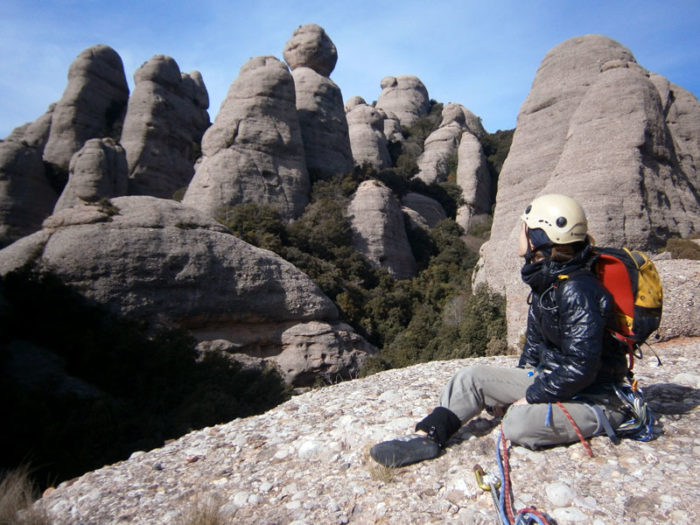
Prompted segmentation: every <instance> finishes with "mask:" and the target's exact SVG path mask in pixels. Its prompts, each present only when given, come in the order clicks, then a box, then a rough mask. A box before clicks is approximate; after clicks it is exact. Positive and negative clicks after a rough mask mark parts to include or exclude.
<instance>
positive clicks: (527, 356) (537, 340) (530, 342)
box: [518, 308, 542, 368]
mask: <svg viewBox="0 0 700 525" xmlns="http://www.w3.org/2000/svg"><path fill="white" fill-rule="evenodd" d="M541 343H542V332H541V331H540V327H539V325H538V324H537V320H536V319H535V314H534V310H533V309H532V308H530V310H529V312H528V314H527V331H526V332H525V344H524V345H523V351H522V353H521V354H520V361H519V362H518V368H525V367H526V366H528V365H529V366H533V367H537V365H538V363H539V359H540V356H539V345H540V344H541Z"/></svg>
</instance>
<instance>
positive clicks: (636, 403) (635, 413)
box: [615, 380, 656, 441]
mask: <svg viewBox="0 0 700 525" xmlns="http://www.w3.org/2000/svg"><path fill="white" fill-rule="evenodd" d="M615 393H616V394H617V397H618V398H620V401H622V403H623V404H624V405H625V406H626V407H627V410H628V411H629V412H630V418H629V419H628V420H627V421H625V422H623V423H622V424H621V425H620V426H619V427H618V428H617V434H618V435H621V436H625V437H628V438H631V439H635V440H637V441H651V440H652V439H654V438H655V437H656V436H655V434H654V423H655V422H656V418H655V417H654V413H653V412H652V411H651V408H649V405H647V403H646V401H645V399H644V393H643V392H642V389H641V388H640V387H639V385H638V384H637V381H636V380H635V381H633V382H632V384H631V385H628V384H621V385H615Z"/></svg>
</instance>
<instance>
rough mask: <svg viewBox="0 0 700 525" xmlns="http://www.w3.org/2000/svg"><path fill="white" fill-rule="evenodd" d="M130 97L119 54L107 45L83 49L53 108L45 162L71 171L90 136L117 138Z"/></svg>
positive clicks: (71, 67) (69, 71)
mask: <svg viewBox="0 0 700 525" xmlns="http://www.w3.org/2000/svg"><path fill="white" fill-rule="evenodd" d="M128 99H129V87H128V85H127V83H126V75H125V74H124V65H123V64H122V59H121V57H120V56H119V54H117V52H116V51H115V50H114V49H112V48H111V47H109V46H105V45H97V46H93V47H89V48H87V49H86V50H84V51H83V52H82V53H80V55H78V57H77V58H76V59H75V60H74V61H73V63H72V64H71V66H70V69H69V70H68V86H67V87H66V90H65V91H64V92H63V96H62V97H61V100H60V101H59V102H58V103H57V104H56V107H55V109H54V111H53V115H52V118H51V130H50V132H49V138H48V142H47V143H46V147H45V148H44V161H46V162H48V163H50V164H53V165H54V166H57V167H59V168H60V169H62V170H68V164H69V163H70V159H71V157H72V156H73V154H74V153H75V152H76V151H78V150H79V149H80V148H82V147H83V144H85V142H86V141H87V140H88V139H91V138H102V137H112V138H114V139H118V138H119V135H120V132H121V127H122V123H123V121H124V113H125V111H126V105H127V101H128Z"/></svg>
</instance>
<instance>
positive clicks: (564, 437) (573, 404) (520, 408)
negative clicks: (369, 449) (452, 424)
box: [440, 365, 627, 448]
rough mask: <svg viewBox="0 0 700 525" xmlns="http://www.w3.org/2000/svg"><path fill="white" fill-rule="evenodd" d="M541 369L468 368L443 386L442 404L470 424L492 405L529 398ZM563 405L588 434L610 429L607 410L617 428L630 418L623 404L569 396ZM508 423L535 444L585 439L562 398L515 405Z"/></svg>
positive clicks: (509, 433) (516, 437) (515, 438)
mask: <svg viewBox="0 0 700 525" xmlns="http://www.w3.org/2000/svg"><path fill="white" fill-rule="evenodd" d="M536 374H537V373H536V372H534V371H533V370H526V369H522V368H500V367H495V366H488V365H479V366H470V367H466V368H462V369H461V370H459V371H458V372H457V373H456V374H455V375H454V376H453V377H452V379H450V381H449V382H448V383H447V385H445V387H444V388H443V390H442V393H441V394H440V406H443V407H445V408H448V409H449V410H451V411H452V412H453V413H454V414H456V415H457V417H459V419H460V421H461V422H462V424H464V423H466V422H467V421H468V420H469V419H471V418H473V417H475V416H477V415H478V414H479V413H481V411H482V410H483V409H484V408H486V407H507V406H508V405H511V404H512V403H513V402H515V401H517V400H518V399H521V398H523V397H525V391H526V390H527V388H528V387H529V386H530V385H531V384H532V383H533V381H534V380H535V377H536ZM563 405H564V407H565V408H566V410H568V412H569V414H570V415H571V417H572V418H573V420H574V421H575V422H576V424H577V425H578V427H579V429H580V430H581V433H582V434H583V435H584V437H591V436H594V435H596V434H600V433H603V432H604V431H605V428H604V426H605V423H604V422H603V421H601V419H602V418H601V414H600V412H601V409H602V412H603V413H604V415H605V417H606V418H607V420H608V422H609V423H610V426H611V427H612V429H616V428H617V427H618V426H619V425H620V424H621V423H623V422H624V421H625V420H626V419H627V416H626V414H625V413H624V411H623V409H622V404H620V405H617V404H610V405H597V406H596V405H592V404H587V403H583V402H577V401H567V402H564V403H563ZM594 407H596V408H594ZM550 410H551V412H550ZM548 412H549V418H548ZM547 419H549V421H547ZM546 423H548V425H547V424H546ZM502 424H503V434H504V435H505V437H506V438H507V439H509V440H510V441H511V442H513V443H517V444H519V445H523V446H526V447H529V448H538V447H543V446H548V445H559V444H564V443H573V442H575V441H578V439H579V438H578V435H577V434H576V431H575V429H574V427H573V425H572V424H571V422H570V421H569V420H568V419H567V417H566V415H565V414H564V412H563V411H562V410H561V408H559V406H557V405H556V403H552V404H551V408H550V404H549V403H541V404H532V405H530V404H526V405H517V406H511V407H510V408H509V409H508V411H507V412H506V414H505V416H503V421H502Z"/></svg>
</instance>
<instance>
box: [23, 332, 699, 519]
mask: <svg viewBox="0 0 700 525" xmlns="http://www.w3.org/2000/svg"><path fill="white" fill-rule="evenodd" d="M654 348H655V349H656V351H657V352H658V353H659V354H661V355H662V356H664V366H661V367H656V366H654V363H655V360H654V359H653V358H646V359H644V360H642V361H641V362H638V363H637V367H636V372H637V374H636V375H637V377H638V378H639V380H640V383H641V385H642V386H643V387H644V388H645V391H646V395H647V398H648V399H649V403H650V405H651V407H652V409H653V410H654V411H655V414H656V415H657V416H658V417H659V425H660V427H661V428H662V431H663V434H661V435H660V436H659V437H658V438H657V439H656V440H655V441H651V442H648V443H642V442H639V441H633V440H631V439H623V440H622V441H621V442H620V444H619V445H613V444H612V442H611V441H610V440H609V439H608V438H607V437H606V436H605V435H602V436H598V437H595V438H593V439H591V440H590V446H591V448H592V449H593V453H594V455H595V456H594V457H593V458H589V457H588V456H587V455H586V452H585V450H584V449H583V447H582V445H581V443H578V442H577V443H574V444H572V445H570V446H567V447H555V448H550V449H545V450H539V451H532V450H528V449H526V448H523V447H518V446H514V447H512V448H510V451H509V458H510V461H509V465H510V478H511V488H512V491H513V496H514V499H515V507H516V508H517V509H521V508H523V507H526V506H530V505H534V506H536V507H537V509H539V510H540V511H543V512H546V513H547V514H549V515H550V516H552V518H554V519H555V520H556V521H557V523H558V524H559V525H573V524H577V525H601V524H603V523H635V522H636V523H669V522H672V523H678V524H680V523H695V522H697V521H698V519H700V512H699V511H698V506H697V505H696V504H695V495H696V494H698V492H699V491H700V479H699V478H698V476H697V467H698V452H700V450H699V449H698V447H699V446H700V440H699V439H698V438H697V435H696V432H697V428H698V424H700V412H699V411H698V410H697V406H698V404H699V403H700V396H699V395H698V387H699V386H700V376H698V374H697V370H698V367H699V366H700V359H698V355H700V340H698V339H695V340H685V341H683V340H674V341H672V342H669V343H664V344H659V345H655V346H654ZM515 363H516V361H515V358H513V357H491V358H481V359H465V360H458V361H448V362H444V361H435V362H430V363H424V364H421V365H417V366H412V367H408V368H402V369H396V370H389V371H387V372H382V373H380V374H376V375H373V376H370V377H367V378H364V379H359V380H355V381H349V382H344V383H341V384H337V385H333V386H330V387H327V388H322V389H315V390H312V391H310V392H308V393H306V394H303V395H300V396H296V397H294V398H292V399H291V400H290V401H288V402H286V403H284V404H282V405H280V406H278V407H276V408H274V409H272V410H270V411H268V412H266V413H264V414H261V415H258V416H254V417H248V418H240V419H236V420H234V421H231V422H230V423H226V424H222V425H216V426H214V427H210V428H205V429H202V430H199V431H196V432H192V433H190V434H188V435H186V436H184V437H182V438H180V439H178V440H176V441H174V442H171V443H169V444H167V445H165V446H164V447H162V448H159V449H155V450H152V451H147V452H146V451H145V452H135V453H134V454H132V456H131V457H130V458H129V459H128V460H127V461H122V462H120V463H117V464H115V465H110V466H106V467H104V468H101V469H99V470H96V471H94V472H90V473H88V474H85V475H84V476H82V477H80V478H78V479H75V480H70V481H67V482H64V483H61V484H60V485H59V486H58V487H57V488H56V489H55V490H53V491H48V492H47V493H46V495H45V496H44V497H43V498H42V499H41V500H39V502H38V503H37V506H43V507H44V508H45V509H46V510H47V511H48V514H49V517H50V518H51V520H52V523H55V524H56V525H64V524H66V525H67V524H73V523H116V522H119V521H127V520H128V521H131V522H134V523H148V524H151V525H158V524H164V525H165V524H170V523H178V522H184V521H186V520H185V516H187V515H189V516H192V515H193V514H195V513H193V512H192V511H193V509H199V511H200V513H203V511H204V510H205V509H207V508H209V509H211V508H212V507H213V508H214V509H215V511H216V510H218V513H219V517H220V519H221V521H223V522H235V523H392V524H394V523H395V524H399V523H450V524H458V523H459V524H462V523H469V524H472V523H473V524H485V523H493V522H496V521H498V518H497V513H496V510H495V507H494V504H493V501H492V500H491V496H490V494H489V493H487V492H483V491H482V490H481V489H480V488H479V487H478V485H477V483H476V479H475V477H474V471H473V465H474V464H476V463H478V464H480V465H481V466H482V467H483V468H484V469H485V470H486V471H487V472H489V473H492V474H494V475H496V476H498V466H497V463H496V452H495V445H494V442H495V440H496V438H497V437H498V435H499V430H500V426H499V424H498V421H497V420H494V419H492V417H491V416H489V415H487V414H486V413H483V414H482V417H480V418H477V419H475V420H473V421H472V422H470V423H469V424H467V425H465V426H464V427H463V428H462V429H461V430H460V431H459V432H458V433H457V434H456V435H455V436H454V437H452V438H451V439H450V442H449V444H448V446H447V447H446V449H445V453H444V454H442V455H441V456H440V457H439V458H436V459H434V460H431V461H426V462H423V463H419V464H416V465H411V466H408V467H405V468H401V469H397V470H396V471H392V472H389V471H387V470H386V469H384V470H382V469H379V468H378V467H377V466H376V464H375V463H374V462H373V461H372V460H371V459H370V458H369V454H368V452H367V451H368V449H369V447H370V446H371V445H372V444H374V443H376V442H378V441H380V440H383V439H389V438H392V437H395V436H397V435H404V434H408V433H411V432H412V431H413V426H414V425H415V423H416V421H418V420H419V419H420V418H422V417H423V416H424V415H425V414H427V413H428V412H430V411H431V410H432V409H433V408H434V406H435V403H436V402H437V397H438V393H439V392H440V389H441V388H442V386H443V385H444V384H445V382H446V381H447V380H448V379H449V378H450V376H451V375H452V374H453V373H454V372H455V371H456V370H458V369H459V368H460V367H462V366H467V365H475V364H491V365H500V366H515ZM660 430H661V429H660Z"/></svg>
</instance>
